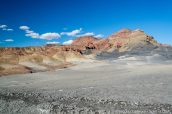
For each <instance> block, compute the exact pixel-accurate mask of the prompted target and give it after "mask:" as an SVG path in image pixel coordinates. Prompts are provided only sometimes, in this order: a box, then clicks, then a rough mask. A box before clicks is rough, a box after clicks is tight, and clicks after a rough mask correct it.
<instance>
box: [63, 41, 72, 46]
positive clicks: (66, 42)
mask: <svg viewBox="0 0 172 114" xmlns="http://www.w3.org/2000/svg"><path fill="white" fill-rule="evenodd" d="M72 42H73V40H68V41H65V42H63V45H70V44H72Z"/></svg>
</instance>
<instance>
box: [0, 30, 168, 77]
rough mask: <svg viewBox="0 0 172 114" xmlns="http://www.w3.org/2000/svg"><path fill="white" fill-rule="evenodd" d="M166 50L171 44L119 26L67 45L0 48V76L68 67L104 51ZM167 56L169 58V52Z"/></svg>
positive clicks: (117, 52) (80, 38) (114, 53)
mask: <svg viewBox="0 0 172 114" xmlns="http://www.w3.org/2000/svg"><path fill="white" fill-rule="evenodd" d="M164 48H165V49H164ZM166 49H167V50H169V49H171V47H170V46H167V45H162V44H159V43H158V42H157V41H156V40H155V39H154V38H153V37H152V36H149V35H147V34H145V33H144V32H143V31H141V30H134V31H132V30H129V29H123V30H121V31H119V32H117V33H114V34H112V35H110V36H109V37H107V38H106V39H98V38H95V37H93V36H83V37H79V38H76V39H75V40H74V41H73V43H72V44H71V45H46V46H42V47H25V48H0V75H5V74H14V73H28V72H31V73H32V72H37V71H47V70H52V69H56V68H63V67H68V66H70V65H71V63H73V62H75V61H83V60H85V59H87V58H86V57H85V55H90V54H91V55H94V56H95V57H97V56H100V55H101V56H103V55H104V53H106V54H105V55H108V54H109V55H118V54H119V53H135V54H138V53H143V55H144V54H145V51H146V52H147V53H154V52H155V51H157V52H158V51H163V50H166ZM154 50H155V51H154ZM107 53H108V54H107ZM168 56H170V57H171V55H168ZM111 57H115V56H111ZM107 58H108V56H107Z"/></svg>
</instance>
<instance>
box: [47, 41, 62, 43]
mask: <svg viewBox="0 0 172 114" xmlns="http://www.w3.org/2000/svg"><path fill="white" fill-rule="evenodd" d="M59 43H60V42H55V41H54V42H47V44H59Z"/></svg>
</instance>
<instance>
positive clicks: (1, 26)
mask: <svg viewBox="0 0 172 114" xmlns="http://www.w3.org/2000/svg"><path fill="white" fill-rule="evenodd" d="M7 27H8V26H7V25H0V28H2V29H3V28H7Z"/></svg>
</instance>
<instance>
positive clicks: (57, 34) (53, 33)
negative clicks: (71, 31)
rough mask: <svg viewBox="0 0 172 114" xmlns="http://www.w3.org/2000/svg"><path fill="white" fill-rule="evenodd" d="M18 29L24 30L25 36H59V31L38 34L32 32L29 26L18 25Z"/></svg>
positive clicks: (43, 37) (50, 38)
mask: <svg viewBox="0 0 172 114" xmlns="http://www.w3.org/2000/svg"><path fill="white" fill-rule="evenodd" d="M19 29H21V30H23V31H25V33H26V34H25V36H27V37H31V38H37V39H45V40H52V39H58V38H60V37H61V36H60V34H59V33H55V32H48V33H44V34H39V33H36V32H34V31H33V30H31V29H30V27H28V26H20V27H19Z"/></svg>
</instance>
